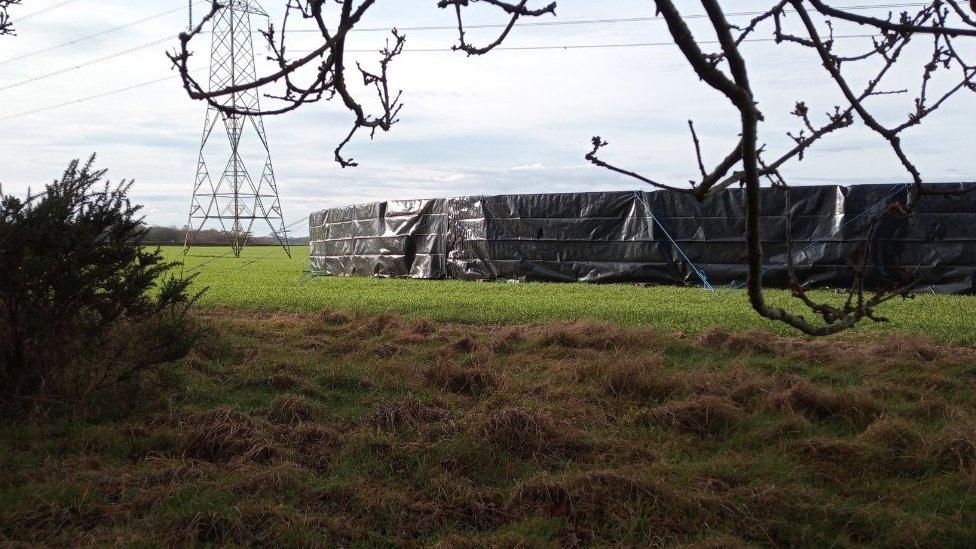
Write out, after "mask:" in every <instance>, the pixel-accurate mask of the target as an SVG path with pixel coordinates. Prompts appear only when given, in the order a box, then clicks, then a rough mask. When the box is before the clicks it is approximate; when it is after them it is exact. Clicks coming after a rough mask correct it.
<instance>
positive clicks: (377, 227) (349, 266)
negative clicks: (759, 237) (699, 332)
mask: <svg viewBox="0 0 976 549" xmlns="http://www.w3.org/2000/svg"><path fill="white" fill-rule="evenodd" d="M967 185H969V184H944V185H937V186H935V188H937V189H941V190H953V189H963V188H968V187H967ZM906 194H907V187H906V186H905V185H856V186H837V185H828V186H807V187H794V188H792V190H791V191H790V199H789V202H790V211H789V215H787V212H786V195H785V193H784V192H783V191H782V190H779V189H771V188H767V189H763V196H762V205H763V207H762V210H763V212H762V216H763V219H762V225H763V249H764V253H765V257H764V261H765V265H766V274H765V276H764V281H765V283H766V284H767V285H769V286H783V285H785V284H786V283H787V280H788V279H787V273H786V261H787V251H788V249H789V248H788V245H787V230H788V229H789V231H790V232H791V235H792V246H793V258H794V263H795V265H796V271H797V274H798V275H799V279H800V280H801V281H803V282H807V283H809V284H810V286H815V287H846V286H849V285H850V284H851V282H852V280H853V277H854V274H853V270H852V268H851V267H852V262H853V261H855V259H856V258H857V257H858V256H859V254H858V251H859V250H860V247H861V245H862V243H863V241H864V240H865V238H867V237H868V233H869V227H870V226H871V220H872V218H874V217H875V214H876V213H878V212H879V211H882V210H883V209H884V208H886V207H888V206H889V205H891V204H893V203H896V202H904V200H905V199H906ZM744 215H745V191H743V190H741V189H733V190H729V191H726V192H724V193H721V194H719V195H716V196H714V197H712V198H709V199H706V200H704V201H698V200H697V199H696V198H694V197H693V196H691V195H688V194H684V193H677V192H668V191H652V192H644V191H625V192H589V193H560V194H522V195H498V196H465V197H459V198H438V199H429V200H397V201H389V202H375V203H372V204H363V205H357V206H345V207H338V208H330V209H327V210H323V211H319V212H316V213H313V214H312V215H311V217H310V227H311V229H310V237H311V241H310V243H309V251H310V253H309V259H310V263H311V270H312V272H313V273H316V274H329V275H370V276H389V277H410V278H457V279H474V280H495V279H501V280H538V281H585V282H643V283H658V284H697V285H700V284H703V280H702V279H703V278H705V279H707V280H708V281H709V282H710V283H711V284H713V285H726V284H732V285H741V284H743V283H744V281H745V278H746V264H745V261H744V254H745V240H746V238H745V217H744ZM867 266H868V269H869V273H870V276H869V279H870V280H872V281H873V282H874V283H875V284H889V283H893V282H895V281H901V280H903V279H904V277H905V276H910V277H912V278H913V279H917V280H918V281H919V284H920V287H922V288H925V289H931V290H932V291H936V292H951V293H973V292H974V291H976V192H973V193H969V194H963V195H933V196H925V197H924V198H923V199H922V200H920V201H919V202H918V204H917V205H916V206H915V208H914V211H913V214H912V215H911V216H904V215H902V216H892V215H888V216H885V217H884V218H883V220H882V221H881V222H880V224H878V225H877V226H876V228H875V230H874V234H873V235H872V236H871V246H870V255H869V257H868V264H867Z"/></svg>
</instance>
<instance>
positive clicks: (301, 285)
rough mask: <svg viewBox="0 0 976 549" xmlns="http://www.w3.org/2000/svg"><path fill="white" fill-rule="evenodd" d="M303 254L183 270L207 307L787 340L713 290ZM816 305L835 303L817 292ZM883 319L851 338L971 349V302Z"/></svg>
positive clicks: (259, 251) (198, 260)
mask: <svg viewBox="0 0 976 549" xmlns="http://www.w3.org/2000/svg"><path fill="white" fill-rule="evenodd" d="M164 251H165V253H166V254H167V256H168V257H169V258H170V259H172V260H181V261H182V260H183V256H182V254H181V252H182V248H178V247H170V248H165V249H164ZM306 253H307V250H306V249H305V248H301V247H298V248H295V257H294V258H293V259H288V258H287V257H286V256H285V254H284V253H283V252H282V251H281V250H280V249H277V248H249V249H247V250H245V253H244V256H243V257H242V258H241V259H234V258H232V257H228V256H227V255H226V249H224V248H203V247H200V248H195V249H194V250H192V252H191V253H190V254H189V256H187V257H186V260H185V262H186V268H187V270H188V271H191V272H193V271H199V273H200V275H199V279H198V284H199V285H200V286H205V285H206V286H210V287H211V289H210V291H209V292H208V293H207V294H206V295H205V296H204V298H203V301H202V304H203V306H205V307H215V306H219V307H232V308H243V309H250V310H262V309H263V310H272V309H274V310H290V311H317V310H320V309H322V308H324V307H335V308H353V309H357V310H361V311H364V312H387V311H390V312H397V313H401V314H405V315H409V316H421V317H429V318H432V319H435V320H442V321H449V322H473V323H481V324H486V323H513V322H515V323H517V322H539V321H546V320H583V319H587V320H604V321H609V322H614V323H620V324H626V325H645V326H650V327H654V328H656V329H659V330H662V331H667V332H679V331H680V332H685V333H688V334H698V333H701V332H702V331H704V330H706V329H708V328H709V327H711V326H722V327H724V328H726V329H729V330H743V329H751V328H762V329H766V330H770V331H774V332H778V333H790V332H789V330H788V329H787V328H785V327H783V326H782V325H780V324H777V323H773V322H767V321H765V320H763V319H761V318H759V317H758V315H756V314H755V312H753V310H752V309H751V308H750V307H749V304H748V301H747V299H746V295H745V292H744V291H733V290H729V289H719V290H718V291H717V292H716V293H714V294H712V293H709V292H707V291H705V290H703V289H701V288H678V287H670V286H656V287H641V286H636V285H625V284H609V285H596V284H554V283H526V284H509V283H504V282H492V283H482V282H463V281H453V280H451V281H444V280H437V281H431V280H401V279H377V278H360V277H307V276H304V271H305V269H306V268H307V266H308V264H307V259H306V257H307V256H306ZM769 295H770V299H771V301H773V302H774V303H776V304H778V305H780V306H784V307H787V308H791V307H792V308H795V304H794V303H793V300H792V299H790V298H789V296H788V295H787V293H786V292H783V291H775V290H771V291H770V292H769ZM817 297H825V298H827V299H830V298H835V297H836V296H834V295H831V294H827V293H826V292H820V293H819V294H818V295H817ZM796 310H797V311H800V310H799V309H796ZM881 312H882V314H883V315H886V316H887V317H889V318H890V320H891V322H890V323H885V324H875V323H871V322H866V323H864V325H863V327H861V328H859V329H858V330H859V331H861V332H867V333H890V332H910V333H921V334H926V335H928V336H930V337H933V338H935V339H938V340H943V341H952V342H955V343H960V344H966V345H973V344H976V296H940V295H920V296H918V297H916V298H915V299H913V300H909V301H904V300H898V301H893V302H890V303H888V304H886V305H885V306H884V308H883V309H882V310H881Z"/></svg>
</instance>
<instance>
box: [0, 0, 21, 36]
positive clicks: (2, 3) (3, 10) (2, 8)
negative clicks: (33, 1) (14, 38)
mask: <svg viewBox="0 0 976 549" xmlns="http://www.w3.org/2000/svg"><path fill="white" fill-rule="evenodd" d="M18 4H20V0H0V36H3V35H5V34H13V33H14V27H13V21H11V19H10V14H9V13H7V10H8V9H9V8H10V6H16V5H18Z"/></svg>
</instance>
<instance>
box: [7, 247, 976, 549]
mask: <svg viewBox="0 0 976 549" xmlns="http://www.w3.org/2000/svg"><path fill="white" fill-rule="evenodd" d="M177 252H178V250H175V249H169V250H167V253H168V254H170V256H171V257H174V258H175V257H177ZM214 252H216V253H214ZM222 253H223V250H220V251H216V250H208V249H198V250H195V251H194V253H193V254H191V255H190V256H189V257H188V264H187V270H188V271H189V270H194V269H195V268H196V266H201V268H200V269H199V271H200V273H201V275H200V277H199V280H198V283H199V284H201V285H211V286H212V288H211V291H210V292H208V293H207V294H206V296H205V297H204V299H203V302H202V304H201V305H202V306H201V307H200V308H199V309H198V310H197V312H196V313H194V318H195V319H196V321H197V322H199V323H200V325H201V326H202V327H203V329H204V331H203V337H202V338H201V340H200V342H199V343H198V344H197V346H196V347H195V348H194V349H193V350H192V351H191V353H190V354H189V356H187V357H185V358H184V359H182V360H180V361H179V362H176V363H173V364H169V365H167V367H166V368H164V369H163V370H161V371H159V372H156V373H154V374H153V375H150V376H148V377H147V378H146V379H145V380H144V383H143V384H142V386H141V387H142V388H141V390H140V391H131V390H126V391H123V390H119V391H116V392H114V393H108V394H103V395H99V397H98V398H97V399H95V402H94V403H92V404H90V405H89V406H88V407H86V408H83V409H82V408H75V409H72V410H71V411H70V413H64V412H62V411H58V410H41V411H39V412H38V413H36V414H35V415H34V416H32V417H30V418H28V420H27V421H21V422H17V423H8V424H4V423H0V547H6V546H11V547H33V546H108V545H112V546H115V545H127V546H214V545H218V546H226V545H231V546H249V545H257V546H298V547H319V546H343V547H377V546H378V547H402V546H437V547H482V546H494V547H554V546H566V547H576V546H589V545H593V546H605V545H616V546H640V547H644V546H679V547H741V546H757V545H758V546H791V547H792V546H808V547H825V546H831V547H832V546H837V547H864V546H879V547H909V546H911V547H918V546H921V547H974V546H976V521H973V520H972V517H973V516H976V348H974V347H973V346H972V342H973V335H972V333H971V331H972V321H971V318H972V313H973V309H974V305H976V301H974V299H973V298H971V297H939V296H922V297H919V298H918V299H917V300H915V301H913V302H911V304H910V305H905V304H901V303H896V304H892V305H891V307H890V311H888V313H889V314H890V316H891V317H892V319H893V322H892V323H891V324H889V325H885V326H880V327H879V326H871V327H868V328H866V329H863V330H862V331H860V332H857V333H851V334H846V335H844V336H841V337H834V338H827V339H819V340H811V339H808V338H802V337H796V336H794V335H786V333H785V332H784V331H783V330H781V329H779V328H777V327H776V326H771V325H769V324H766V323H763V322H760V321H758V320H757V318H756V317H755V315H754V314H753V313H752V311H751V310H750V309H749V308H748V306H747V304H746V303H745V299H744V296H743V294H741V293H736V292H731V291H720V292H719V293H718V294H717V295H714V296H713V295H711V294H709V293H707V292H705V291H703V290H700V289H696V288H666V287H660V288H653V287H652V288H644V287H637V286H625V285H609V286H596V285H583V284H494V283H462V282H451V281H447V282H445V281H410V280H378V279H369V278H313V279H309V278H306V277H302V270H303V269H304V266H305V265H304V259H303V258H296V259H292V260H289V259H287V258H284V257H282V256H281V255H280V252H278V251H277V250H275V249H271V248H255V249H251V250H248V252H247V254H246V256H245V258H243V259H241V260H234V259H227V258H221V259H215V257H219V255H220V254H222ZM783 297H784V296H783V294H782V293H778V294H777V299H783ZM431 319H434V320H431ZM757 327H761V328H764V329H763V330H759V329H753V328H757ZM743 328H748V329H743ZM774 332H778V333H774ZM910 332H926V333H928V334H931V335H932V336H933V337H931V338H930V337H928V336H923V335H919V334H917V333H910ZM933 338H934V339H933ZM939 340H942V341H939Z"/></svg>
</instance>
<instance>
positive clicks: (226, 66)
mask: <svg viewBox="0 0 976 549" xmlns="http://www.w3.org/2000/svg"><path fill="white" fill-rule="evenodd" d="M251 15H257V16H261V17H267V16H268V14H267V13H266V12H265V11H264V9H262V8H261V6H260V5H259V4H258V3H257V2H256V1H255V0H225V5H224V7H223V8H222V9H221V10H220V12H219V13H218V14H217V15H216V16H215V17H214V20H213V32H212V34H211V40H212V43H211V53H210V55H211V57H210V89H211V90H217V89H223V88H227V87H231V86H236V85H238V84H242V83H246V82H253V81H254V80H255V77H256V72H257V70H256V67H255V62H254V42H253V40H252V35H251ZM220 103H221V105H224V106H229V107H234V108H237V109H241V110H246V111H258V110H260V103H261V102H260V99H259V96H258V92H257V90H254V89H251V90H247V91H243V92H238V93H233V94H228V95H226V96H224V97H223V98H222V99H220ZM218 122H221V123H222V124H223V126H224V129H225V131H226V133H227V140H228V142H229V144H230V155H229V158H228V160H227V163H226V165H225V167H224V171H223V173H221V174H220V177H219V179H217V182H216V184H215V183H214V180H213V178H212V177H211V175H210V169H209V167H208V165H207V160H206V157H205V155H204V152H205V150H206V149H207V148H208V147H207V146H208V144H211V137H212V136H213V131H214V129H215V128H216V127H217V123H218ZM249 128H253V134H255V135H256V137H257V139H258V140H259V142H260V145H261V146H262V154H263V156H264V158H265V160H264V167H263V169H262V172H261V177H260V179H258V182H257V184H255V182H254V179H253V178H252V177H251V174H250V172H249V171H248V169H247V166H246V165H245V162H244V159H243V158H242V155H241V150H240V145H241V140H242V137H245V135H247V134H250V133H251V132H250V131H249ZM211 220H217V222H218V223H219V225H220V228H221V229H222V230H223V231H224V233H225V234H229V235H230V241H231V242H230V244H231V248H232V251H233V253H234V256H235V257H240V254H241V250H242V249H243V248H244V246H245V245H246V243H247V240H248V238H249V237H250V235H251V230H252V229H253V228H254V224H255V222H263V223H266V224H267V225H268V227H269V228H270V229H271V233H272V235H273V236H274V238H275V239H276V240H277V241H278V243H279V244H280V245H281V246H282V248H284V249H285V252H286V253H287V254H288V256H289V257H291V251H290V250H289V247H288V233H287V229H286V227H285V221H284V214H283V213H282V209H281V200H280V198H279V197H278V184H277V182H276V181H275V175H274V167H273V165H272V163H271V149H270V147H269V146H268V136H267V133H266V132H265V129H264V121H263V120H262V118H261V117H260V116H252V115H240V114H228V113H225V112H223V111H221V110H219V109H217V108H216V107H214V106H213V105H208V107H207V116H206V120H205V122H204V126H203V137H202V139H201V141H200V155H199V160H198V161H197V171H196V179H195V181H194V185H193V199H192V202H191V204H190V216H189V222H188V224H187V233H186V242H185V245H184V252H185V251H186V250H189V248H190V247H191V246H192V245H193V244H194V242H195V240H196V239H197V237H198V236H199V234H200V231H202V230H203V228H204V226H206V224H207V222H208V221H211ZM228 225H230V227H229V228H228Z"/></svg>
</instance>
